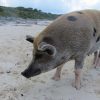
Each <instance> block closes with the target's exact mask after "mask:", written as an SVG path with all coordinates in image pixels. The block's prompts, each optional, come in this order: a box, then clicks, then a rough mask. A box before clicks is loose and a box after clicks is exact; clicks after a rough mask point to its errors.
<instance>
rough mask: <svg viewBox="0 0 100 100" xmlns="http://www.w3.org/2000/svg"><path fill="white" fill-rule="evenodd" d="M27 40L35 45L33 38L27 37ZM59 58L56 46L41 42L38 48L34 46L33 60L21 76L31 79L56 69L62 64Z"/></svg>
mask: <svg viewBox="0 0 100 100" xmlns="http://www.w3.org/2000/svg"><path fill="white" fill-rule="evenodd" d="M26 40H27V41H29V42H31V43H34V39H33V37H31V36H27V38H26ZM34 45H35V44H34ZM58 58H59V57H57V50H56V48H55V46H53V45H51V44H48V43H46V42H41V43H40V44H39V45H38V47H37V48H36V47H35V46H34V51H33V59H32V61H31V63H30V64H29V66H28V68H27V69H26V70H25V71H23V72H22V73H21V74H22V75H23V76H25V77H26V78H30V77H32V76H36V75H39V74H40V73H42V72H47V71H49V70H51V69H54V68H56V67H57V66H58V65H59V64H60V61H58Z"/></svg>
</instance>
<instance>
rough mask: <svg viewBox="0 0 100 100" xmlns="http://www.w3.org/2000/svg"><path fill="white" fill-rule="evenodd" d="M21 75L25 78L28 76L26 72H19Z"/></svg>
mask: <svg viewBox="0 0 100 100" xmlns="http://www.w3.org/2000/svg"><path fill="white" fill-rule="evenodd" d="M21 75H23V76H24V77H26V78H29V77H30V76H29V75H27V73H26V72H21Z"/></svg>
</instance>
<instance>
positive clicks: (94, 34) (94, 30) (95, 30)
mask: <svg viewBox="0 0 100 100" xmlns="http://www.w3.org/2000/svg"><path fill="white" fill-rule="evenodd" d="M96 32H97V30H96V29H95V28H94V32H93V36H95V34H96Z"/></svg>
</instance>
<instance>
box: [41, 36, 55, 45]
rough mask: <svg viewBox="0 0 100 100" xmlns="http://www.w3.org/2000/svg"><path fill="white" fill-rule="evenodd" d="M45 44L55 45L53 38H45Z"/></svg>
mask: <svg viewBox="0 0 100 100" xmlns="http://www.w3.org/2000/svg"><path fill="white" fill-rule="evenodd" d="M43 42H46V43H49V44H54V41H53V39H52V38H51V37H44V38H43Z"/></svg>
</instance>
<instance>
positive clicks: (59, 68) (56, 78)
mask: <svg viewBox="0 0 100 100" xmlns="http://www.w3.org/2000/svg"><path fill="white" fill-rule="evenodd" d="M62 67H63V64H62V65H60V66H58V67H57V69H56V73H55V74H54V76H53V77H52V79H53V80H55V81H58V80H60V77H61V70H62Z"/></svg>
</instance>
